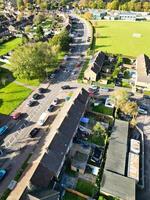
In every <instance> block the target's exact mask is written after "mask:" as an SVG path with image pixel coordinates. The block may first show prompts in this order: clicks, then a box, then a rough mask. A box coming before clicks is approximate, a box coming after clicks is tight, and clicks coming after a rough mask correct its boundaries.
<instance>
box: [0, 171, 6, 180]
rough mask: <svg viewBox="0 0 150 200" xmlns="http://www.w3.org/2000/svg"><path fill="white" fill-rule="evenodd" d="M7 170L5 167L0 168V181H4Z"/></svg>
mask: <svg viewBox="0 0 150 200" xmlns="http://www.w3.org/2000/svg"><path fill="white" fill-rule="evenodd" d="M6 173H7V171H6V170H5V169H3V168H0V181H2V180H3V179H4V177H5V176H6Z"/></svg>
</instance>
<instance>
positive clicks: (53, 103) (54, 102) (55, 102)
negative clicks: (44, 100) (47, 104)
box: [52, 98, 59, 106]
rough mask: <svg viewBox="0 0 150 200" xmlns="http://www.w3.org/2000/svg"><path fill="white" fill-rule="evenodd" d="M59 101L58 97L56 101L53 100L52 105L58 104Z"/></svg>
mask: <svg viewBox="0 0 150 200" xmlns="http://www.w3.org/2000/svg"><path fill="white" fill-rule="evenodd" d="M58 101H59V99H58V98H56V99H54V101H53V102H52V105H54V106H56V105H57V104H58Z"/></svg>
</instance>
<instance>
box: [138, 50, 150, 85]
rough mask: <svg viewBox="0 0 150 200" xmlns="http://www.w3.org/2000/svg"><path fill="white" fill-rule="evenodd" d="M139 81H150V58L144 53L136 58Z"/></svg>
mask: <svg viewBox="0 0 150 200" xmlns="http://www.w3.org/2000/svg"><path fill="white" fill-rule="evenodd" d="M136 71H137V81H138V82H144V83H150V75H149V74H150V59H149V57H148V56H146V55H145V54H142V55H140V56H138V57H137V59H136Z"/></svg>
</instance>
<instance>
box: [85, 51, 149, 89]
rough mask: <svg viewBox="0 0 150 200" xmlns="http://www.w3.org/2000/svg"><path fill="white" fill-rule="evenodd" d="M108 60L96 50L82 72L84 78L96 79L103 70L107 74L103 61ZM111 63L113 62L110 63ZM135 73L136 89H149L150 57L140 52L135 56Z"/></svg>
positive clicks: (134, 82)
mask: <svg viewBox="0 0 150 200" xmlns="http://www.w3.org/2000/svg"><path fill="white" fill-rule="evenodd" d="M106 61H108V56H107V55H106V54H105V53H104V52H102V51H101V52H98V53H97V54H96V55H95V56H94V57H93V58H92V59H91V61H90V63H89V67H88V68H87V69H86V70H85V72H84V79H85V80H87V81H90V82H95V81H97V80H98V77H100V75H101V74H103V72H104V71H105V72H106V73H107V74H108V72H109V69H105V68H107V65H105V62H106ZM110 64H111V65H113V63H110ZM135 69H136V74H135V77H134V80H133V84H134V85H135V86H136V88H137V89H142V90H149V89H150V58H149V57H148V56H147V55H145V54H141V55H140V56H138V57H137V59H136V62H135Z"/></svg>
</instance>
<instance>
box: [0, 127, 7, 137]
mask: <svg viewBox="0 0 150 200" xmlns="http://www.w3.org/2000/svg"><path fill="white" fill-rule="evenodd" d="M7 130H8V126H7V125H4V126H2V127H0V135H3V134H5V133H6V132H7Z"/></svg>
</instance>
